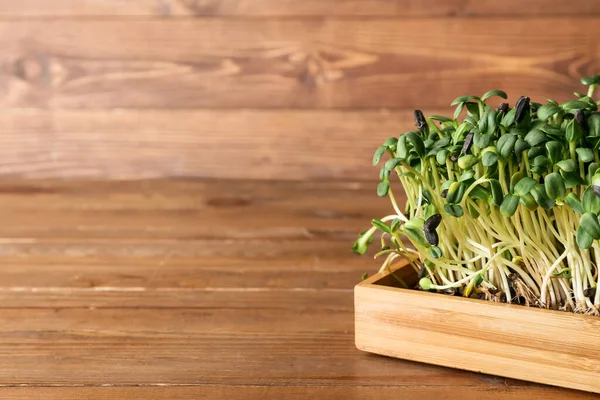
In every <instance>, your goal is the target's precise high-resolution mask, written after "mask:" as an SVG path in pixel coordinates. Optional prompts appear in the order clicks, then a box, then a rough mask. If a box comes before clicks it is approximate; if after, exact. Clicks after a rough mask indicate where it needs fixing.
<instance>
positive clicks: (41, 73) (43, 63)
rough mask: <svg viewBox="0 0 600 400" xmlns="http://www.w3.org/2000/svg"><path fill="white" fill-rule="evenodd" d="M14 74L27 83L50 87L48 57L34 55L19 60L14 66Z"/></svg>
mask: <svg viewBox="0 0 600 400" xmlns="http://www.w3.org/2000/svg"><path fill="white" fill-rule="evenodd" d="M13 74H14V75H15V76H16V77H17V78H19V79H21V80H23V81H26V82H31V83H37V84H40V85H44V86H48V85H50V72H49V60H48V57H46V56H44V55H41V54H33V55H28V56H24V57H21V58H18V59H17V60H15V62H14V64H13Z"/></svg>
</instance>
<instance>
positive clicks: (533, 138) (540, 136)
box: [525, 129, 548, 147]
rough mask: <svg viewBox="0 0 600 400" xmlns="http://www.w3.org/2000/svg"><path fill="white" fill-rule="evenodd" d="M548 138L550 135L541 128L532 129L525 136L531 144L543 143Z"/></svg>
mask: <svg viewBox="0 0 600 400" xmlns="http://www.w3.org/2000/svg"><path fill="white" fill-rule="evenodd" d="M547 140H548V137H547V136H546V134H545V133H544V132H542V131H541V130H539V129H532V130H531V131H529V133H528V134H527V135H526V136H525V141H526V142H527V143H528V144H529V145H530V146H531V147H533V146H537V145H538V144H542V143H544V142H545V141H547Z"/></svg>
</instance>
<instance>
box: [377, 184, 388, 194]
mask: <svg viewBox="0 0 600 400" xmlns="http://www.w3.org/2000/svg"><path fill="white" fill-rule="evenodd" d="M389 190H390V183H389V182H388V181H383V182H379V185H377V196H379V197H385V196H387V194H388V191H389Z"/></svg>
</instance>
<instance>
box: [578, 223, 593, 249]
mask: <svg viewBox="0 0 600 400" xmlns="http://www.w3.org/2000/svg"><path fill="white" fill-rule="evenodd" d="M575 239H576V241H577V246H579V248H581V249H589V248H590V247H592V243H593V242H594V238H593V237H591V236H590V235H589V234H588V233H587V232H586V230H585V229H583V227H582V226H579V228H577V235H576V237H575Z"/></svg>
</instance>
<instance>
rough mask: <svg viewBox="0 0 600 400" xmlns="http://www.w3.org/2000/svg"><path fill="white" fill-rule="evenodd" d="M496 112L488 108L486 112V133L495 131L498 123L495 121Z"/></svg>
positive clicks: (489, 133)
mask: <svg viewBox="0 0 600 400" xmlns="http://www.w3.org/2000/svg"><path fill="white" fill-rule="evenodd" d="M497 115H498V112H496V111H495V110H490V111H489V112H488V114H487V133H488V135H491V134H493V133H494V132H495V131H496V128H497V126H498V124H497V123H496V116H497Z"/></svg>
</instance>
